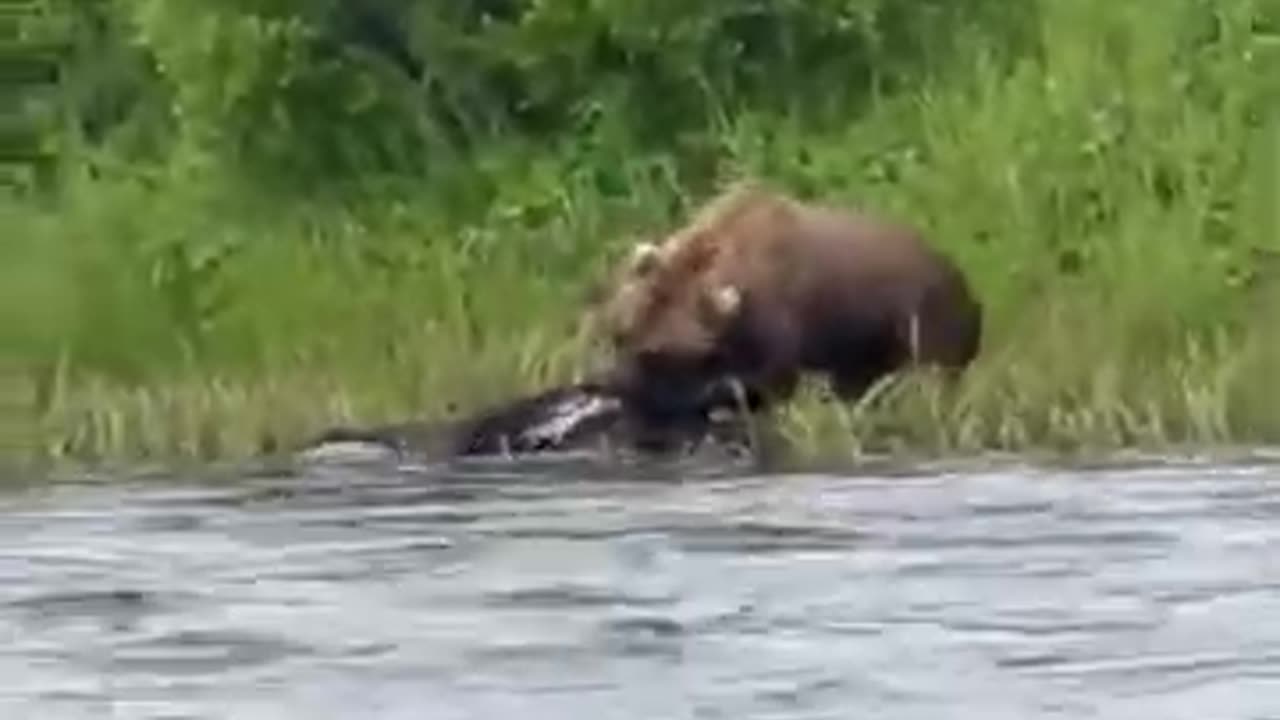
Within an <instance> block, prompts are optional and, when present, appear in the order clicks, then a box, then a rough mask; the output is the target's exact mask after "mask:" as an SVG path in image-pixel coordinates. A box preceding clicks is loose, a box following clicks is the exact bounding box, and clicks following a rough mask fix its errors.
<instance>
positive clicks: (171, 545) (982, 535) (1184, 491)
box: [0, 460, 1280, 720]
mask: <svg viewBox="0 0 1280 720" xmlns="http://www.w3.org/2000/svg"><path fill="white" fill-rule="evenodd" d="M227 474H228V473H221V474H219V473H213V472H209V473H194V474H192V473H184V474H183V477H174V476H166V475H164V474H156V473H153V474H151V475H149V476H146V477H132V478H129V477H123V478H122V477H109V478H106V477H96V476H93V475H85V476H79V477H73V478H63V479H57V480H52V479H51V480H48V481H47V482H45V481H41V482H37V483H28V484H25V485H24V486H23V487H15V488H12V489H10V490H8V491H5V492H4V493H0V718H4V719H5V720H19V719H25V718H32V719H37V718H38V719H39V720H46V719H56V718H157V719H159V718H166V719H176V718H237V719H239V718H427V719H439V720H454V719H458V720H461V719H463V718H468V719H469V718H476V719H481V718H513V717H514V718H520V719H521V720H542V719H544V718H591V719H593V720H605V719H611V718H618V719H627V720H631V719H635V720H641V719H644V720H650V719H655V718H725V719H726V720H729V719H732V720H745V719H747V718H832V719H835V718H841V719H844V718H902V719H907V718H919V719H921V720H924V719H928V720H936V719H937V718H952V717H963V718H980V719H981V720H995V719H997V718H1010V719H1014V718H1017V719H1018V720H1025V719H1028V718H1050V717H1055V718H1058V717H1060V718H1116V719H1117V720H1121V719H1123V720H1133V719H1135V718H1161V720H1174V719H1177V718H1187V720H1208V719H1211V718H1232V719H1245V718H1259V719H1261V718H1280V465H1277V464H1274V463H1271V462H1263V461H1239V462H1228V463H1223V462H1217V463H1211V462H1203V461H1202V462H1192V461H1185V462H1182V461H1179V462H1172V461H1168V462H1151V463H1137V464H1133V463H1128V464H1118V465H1106V464H1104V465H1101V466H1099V467H1094V468H1091V469H1070V468H1064V467H1052V466H1034V465H1028V464H1024V463H1018V462H1012V461H1004V462H990V463H988V462H984V463H970V464H968V465H953V466H923V465H922V466H903V467H894V466H883V467H877V466H868V467H865V468H861V469H858V470H856V471H844V472H840V473H816V472H805V473H801V472H792V473H789V474H782V473H773V474H768V475H765V474H752V473H750V472H746V471H744V470H742V469H741V468H732V467H721V468H714V467H699V466H693V465H667V466H635V465H633V466H629V467H617V468H612V469H610V468H605V467H603V466H601V465H599V464H593V463H591V462H586V461H568V460H566V461H556V462H539V463H530V464H524V465H520V466H502V465H496V464H488V465H486V464H481V463H474V464H470V465H466V466H455V467H453V468H451V469H449V470H448V471H447V472H446V471H442V470H440V469H430V468H411V467H408V468H406V467H401V468H385V467H384V468H379V467H375V466H366V467H312V468H309V469H304V470H300V471H296V472H278V471H273V472H254V471H245V472H241V473H239V475H240V476H239V477H234V478H232V477H227Z"/></svg>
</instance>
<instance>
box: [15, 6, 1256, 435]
mask: <svg viewBox="0 0 1280 720" xmlns="http://www.w3.org/2000/svg"><path fill="white" fill-rule="evenodd" d="M0 18H2V19H3V21H4V28H5V32H6V33H7V35H6V37H5V40H4V57H5V60H4V63H3V68H5V73H4V74H5V76H6V77H7V78H8V79H9V81H10V82H8V83H6V87H5V92H6V94H7V95H8V96H9V97H11V98H14V99H15V100H17V102H15V103H12V107H14V108H16V112H14V113H10V114H9V115H7V116H6V117H5V124H4V128H3V132H2V133H0V140H2V142H0V156H2V157H0V160H4V161H5V162H6V163H7V164H6V165H5V168H6V172H5V175H4V176H3V177H4V179H5V180H6V181H7V182H8V184H9V185H10V186H11V187H12V188H13V189H14V193H13V196H12V198H11V199H10V200H7V201H5V202H4V204H3V205H0V212H2V213H3V214H4V217H3V220H4V223H5V224H4V226H5V228H6V236H7V238H6V240H5V241H4V242H3V244H2V245H0V343H3V347H4V348H5V349H6V352H5V355H6V357H5V358H4V360H3V362H0V368H2V369H5V370H6V374H7V375H9V376H12V377H18V378H21V380H19V381H17V382H14V383H8V384H6V387H9V386H18V387H22V388H27V387H30V388H32V389H33V390H32V392H31V393H29V395H30V398H29V399H30V400H31V402H30V403H29V405H30V407H32V408H33V409H34V410H35V411H36V416H37V417H38V418H39V419H40V422H41V423H43V425H41V427H43V428H45V429H44V430H42V431H41V432H42V433H43V434H42V435H41V438H42V442H46V443H47V442H54V443H63V442H64V441H65V443H64V444H69V445H70V446H73V447H76V448H83V447H89V446H94V445H95V443H96V444H102V443H103V442H104V441H102V440H101V438H98V437H97V436H96V435H95V436H94V437H95V438H97V439H94V438H90V439H85V438H86V437H87V436H86V435H85V432H87V431H85V430H84V428H85V427H86V426H87V425H86V423H87V424H88V425H93V426H94V427H97V425H95V423H99V424H100V422H101V418H102V417H103V416H112V417H116V416H119V417H121V418H132V419H129V420H128V422H125V420H121V421H120V422H121V423H124V424H128V423H140V422H143V421H141V420H138V418H137V417H136V416H137V415H138V413H140V412H142V411H137V410H136V408H135V409H134V410H130V409H128V408H130V407H134V406H133V405H130V404H129V403H130V402H133V401H127V400H125V399H123V398H126V397H134V396H133V395H129V393H137V392H163V390H162V388H166V387H168V388H173V387H177V386H179V385H181V386H183V387H187V386H191V385H193V384H194V385H195V386H200V387H206V388H208V387H211V386H210V385H209V384H210V383H214V384H215V385H217V387H219V388H222V389H221V390H217V391H216V392H215V391H209V392H211V393H214V394H219V393H220V394H221V396H227V397H229V396H231V395H234V393H233V392H232V391H231V390H229V389H228V388H230V387H234V388H244V387H246V385H245V383H249V384H253V383H268V384H269V383H272V382H276V381H277V380H280V379H281V378H289V382H285V383H284V384H285V385H288V384H289V383H292V382H300V381H299V380H298V378H312V379H314V378H324V380H323V381H319V380H316V381H315V382H317V383H319V384H321V385H324V387H325V388H326V390H325V391H324V392H320V393H317V392H313V391H312V390H314V388H313V387H312V386H308V387H312V389H311V390H307V391H305V392H304V391H299V392H301V393H303V394H305V395H307V396H308V397H315V396H323V397H330V398H332V397H343V398H348V397H349V396H350V395H351V394H352V393H354V396H355V397H357V398H364V399H363V400H353V401H351V402H350V403H348V400H342V401H341V402H338V403H337V406H336V407H335V406H330V405H323V406H319V407H318V406H315V405H306V407H307V409H306V410H305V411H304V410H298V411H297V414H298V415H306V416H307V417H308V420H306V421H298V423H297V424H301V425H305V426H312V425H317V424H323V422H324V421H325V420H326V419H328V418H329V416H332V415H335V414H360V415H365V416H368V415H371V414H384V415H385V414H392V413H396V414H404V413H408V412H418V411H421V410H423V409H430V408H435V407H442V406H443V405H444V404H445V402H448V401H451V400H459V401H467V402H470V401H478V400H481V399H485V398H488V397H491V396H493V395H494V394H496V393H498V392H502V391H505V390H509V389H511V388H514V387H519V386H524V385H529V384H534V383H539V382H543V381H546V380H547V379H549V378H551V377H555V376H560V375H563V374H564V373H567V372H570V370H569V368H570V367H571V366H572V365H573V364H574V363H576V362H577V361H576V360H572V359H570V356H571V355H572V353H570V352H569V351H568V350H565V348H567V347H569V346H570V343H569V338H571V336H572V325H573V318H574V315H575V313H576V312H577V309H578V307H579V302H580V299H581V294H582V288H583V287H584V286H585V284H586V283H589V282H591V281H592V280H594V279H595V278H596V277H597V276H598V275H599V270H600V267H601V264H602V263H603V262H606V261H607V259H608V257H609V256H610V253H611V252H612V251H613V250H614V249H616V248H617V247H618V245H619V244H620V243H624V242H627V239H628V237H629V236H630V235H632V234H633V233H656V232H662V231H663V230H664V229H665V228H668V227H670V226H671V224H673V223H675V222H678V221H679V218H680V217H681V216H682V214H683V213H684V212H686V211H687V210H688V208H689V207H690V206H691V205H692V204H694V203H696V202H698V201H700V200H701V199H702V198H704V197H705V196H706V195H707V193H709V192H710V191H711V189H712V188H713V186H714V185H715V184H716V183H718V182H721V181H723V180H724V179H726V178H728V177H732V176H738V175H743V174H750V175H755V176H760V177H764V178H767V179H769V180H771V181H773V182H775V183H776V184H778V185H779V186H781V187H784V188H786V189H788V190H791V191H793V192H796V193H798V194H801V195H804V196H810V197H822V198H824V199H829V200H833V201H849V202H856V203H860V204H865V205H870V206H873V207H877V208H879V209H881V210H883V211H885V212H890V213H895V214H898V215H900V216H904V217H906V218H908V219H910V220H912V221H914V222H916V223H918V224H920V225H921V226H923V227H924V228H925V229H926V230H928V231H929V232H930V234H931V236H932V237H934V238H935V240H936V242H937V243H938V244H939V245H940V246H942V247H943V248H944V249H946V250H947V251H948V252H950V253H951V254H953V255H954V256H955V257H957V259H958V260H959V261H960V262H961V263H962V264H963V265H964V266H965V268H966V270H967V271H969V272H970V273H971V274H972V275H973V276H974V279H975V282H976V283H977V285H978V287H979V290H980V292H981V293H982V295H983V297H984V301H985V303H986V304H987V306H988V312H989V315H990V317H991V322H990V324H989V327H990V328H991V330H990V333H989V336H990V338H991V341H990V343H989V344H988V347H989V348H990V349H989V351H988V352H987V353H986V357H987V358H988V360H986V362H987V363H988V367H989V368H990V369H991V372H993V373H996V374H995V375H993V376H992V377H995V378H997V380H995V381H992V387H996V386H999V385H1000V384H1001V383H1003V384H1005V385H1006V386H1007V385H1009V384H1010V383H1013V382H1014V381H1013V379H1012V378H1013V375H1010V374H1009V373H1014V372H1015V371H1016V370H1017V369H1018V368H1026V367H1031V366H1034V367H1035V368H1036V369H1037V371H1038V373H1037V374H1038V376H1039V378H1040V379H1039V380H1038V381H1031V380H1024V381H1019V382H1037V383H1038V384H1037V385H1036V387H1037V388H1038V389H1040V390H1042V392H1039V393H1038V394H1037V393H1032V394H1036V396H1037V397H1040V396H1043V398H1042V401H1037V402H1038V403H1039V405H1040V406H1042V407H1043V408H1044V409H1045V412H1046V413H1048V412H1049V410H1050V409H1053V408H1057V409H1058V410H1062V411H1063V412H1070V411H1071V408H1076V407H1083V406H1090V403H1091V402H1094V400H1096V398H1095V397H1094V396H1098V395H1099V394H1100V393H1101V392H1102V391H1101V390H1099V389H1098V387H1097V385H1096V383H1097V378H1098V377H1099V375H1098V373H1097V372H1096V371H1097V368H1098V364H1099V363H1102V364H1104V365H1105V364H1106V363H1107V362H1111V363H1113V364H1114V365H1115V368H1114V372H1115V373H1118V375H1117V376H1118V377H1121V378H1128V377H1134V378H1137V377H1146V376H1148V375H1150V373H1147V372H1145V371H1144V370H1143V368H1154V367H1163V366H1164V365H1162V364H1167V363H1173V364H1175V365H1176V364H1177V363H1179V362H1181V360H1180V359H1186V358H1187V357H1189V355H1188V353H1193V354H1194V353H1200V354H1203V353H1205V352H1210V351H1211V350H1212V349H1213V348H1217V350H1212V352H1218V353H1220V354H1221V355H1222V358H1221V360H1222V362H1221V363H1216V362H1215V363H1210V364H1209V366H1212V367H1214V368H1217V369H1218V370H1219V371H1221V373H1222V377H1223V378H1227V379H1223V380H1221V381H1220V382H1219V381H1218V380H1215V381H1214V382H1216V383H1218V384H1217V385H1214V387H1215V388H1216V390H1214V391H1213V392H1215V393H1218V394H1217V395H1215V396H1214V397H1216V398H1218V399H1219V400H1220V404H1221V405H1222V407H1223V408H1225V409H1224V410H1223V411H1222V412H1223V419H1222V421H1221V423H1219V425H1221V428H1220V430H1219V434H1228V435H1229V434H1233V433H1234V434H1240V431H1242V429H1244V428H1248V429H1250V431H1251V432H1252V434H1253V435H1257V436H1267V437H1269V435H1268V433H1272V432H1280V420H1277V418H1276V417H1275V413H1274V412H1272V411H1266V410H1265V409H1263V405H1265V403H1262V402H1260V401H1259V400H1258V399H1257V393H1250V392H1249V388H1250V386H1251V384H1253V382H1254V381H1255V380H1256V379H1257V377H1259V376H1258V375H1256V374H1250V373H1256V372H1261V370H1258V368H1260V367H1263V366H1264V365H1266V364H1267V363H1270V362H1271V361H1272V360H1273V359H1274V358H1275V357H1276V354H1275V352H1274V350H1273V348H1274V346H1275V343H1276V337H1277V335H1276V334H1275V333H1271V334H1267V331H1266V329H1265V328H1266V326H1267V325H1268V324H1267V323H1266V322H1264V318H1266V317H1267V316H1268V313H1269V312H1271V311H1272V310H1274V309H1275V307H1274V306H1275V303H1276V295H1275V293H1274V292H1273V291H1272V290H1271V288H1272V285H1273V284H1274V282H1273V281H1274V278H1275V277H1276V274H1277V272H1280V267H1278V266H1280V260H1278V258H1280V190H1278V189H1277V188H1280V183H1277V180H1280V0H1232V1H1231V2H1226V1H1215V0H1144V1H1140V2H1127V3H1119V2H1114V1H1113V0H1026V1H1025V2H1017V3H1010V2H1008V1H1007V0H740V1H737V2H717V3H712V2H705V3H696V2H673V1H672V0H649V1H648V2H636V1H635V0H452V1H451V2H431V1H429V0H419V1H418V2H412V1H411V0H364V1H360V2H357V1H356V0H257V1H252V0H5V1H4V2H3V4H0ZM10 229H12V230H11V231H10ZM1046 318H1057V320H1055V321H1054V322H1049V321H1047V320H1046ZM1063 318H1069V320H1064V319H1063ZM1055 322H1056V323H1057V324H1054V323H1055ZM1053 328H1057V329H1056V330H1054V329H1053ZM1033 329H1034V330H1033ZM1037 330H1038V332H1039V333H1049V332H1056V333H1058V335H1057V336H1055V337H1049V336H1046V337H1045V338H1043V339H1034V338H1036V337H1038V335H1037V334H1036V333H1037ZM513 348H515V349H516V350H515V351H513ZM1206 348H1208V349H1210V350H1206ZM10 350H12V351H13V352H10ZM1212 352H1211V354H1212ZM1083 354H1088V355H1089V357H1083V356H1081V357H1075V356H1074V355H1083ZM1196 357H1197V358H1199V357H1200V355H1196ZM1214 357H1218V356H1217V355H1215V356H1214ZM1228 361H1230V362H1228ZM1055 362H1056V363H1058V365H1053V364H1052V363H1055ZM1197 362H1199V361H1198V360H1197ZM1179 367H1181V365H1179ZM1196 367H1200V365H1197V366H1196ZM1242 368H1244V369H1242ZM1249 368H1253V369H1252V370H1250V369H1249ZM8 371H11V372H8ZM1169 372H1174V371H1173V370H1170V371H1169ZM1000 373H1005V374H1003V375H1002V374H1000ZM1155 377H1158V378H1160V379H1159V380H1158V384H1161V383H1162V385H1161V387H1163V388H1165V390H1166V391H1168V392H1169V393H1170V394H1171V395H1177V394H1178V392H1180V391H1179V390H1177V389H1171V388H1172V385H1173V384H1176V383H1175V381H1174V380H1173V379H1171V378H1172V376H1171V375H1168V374H1166V375H1159V374H1158V373H1157V374H1156V375H1155ZM281 382H283V381H281ZM175 384H176V385H175ZM313 384H314V383H313ZM1140 386H1142V383H1137V382H1134V383H1129V382H1125V381H1123V380H1122V381H1120V382H1119V385H1118V386H1117V387H1116V388H1115V394H1116V395H1117V396H1120V400H1118V401H1117V402H1118V403H1119V405H1118V407H1121V406H1123V407H1125V408H1128V410H1126V412H1128V411H1129V410H1132V408H1133V407H1134V406H1135V405H1143V404H1145V405H1151V404H1153V403H1154V406H1158V407H1159V408H1163V407H1165V405H1167V404H1168V402H1166V401H1167V400H1168V398H1164V399H1161V392H1160V391H1156V390H1151V389H1150V388H1148V389H1144V390H1141V391H1140V390H1138V389H1137V388H1139V387H1140ZM375 387H376V388H378V389H376V390H375V389H368V388H375ZM1018 387H1020V388H1021V389H1022V390H1023V391H1027V392H1029V390H1028V387H1024V386H1018ZM1143 387H1145V386H1143ZM353 388H366V390H363V391H359V390H353ZM459 388H466V390H462V389H459ZM246 392H247V391H246ZM281 392H284V391H281ZM117 393H124V395H120V394H117ZM991 393H994V394H991V395H990V396H991V397H992V398H995V397H998V396H999V392H997V390H991ZM1126 393H1133V395H1132V396H1131V397H1130V396H1126ZM285 394H287V393H285ZM1024 394H1026V393H1025V392H1024ZM248 395H249V396H252V395H254V393H252V392H248ZM259 395H261V393H259ZM370 398H373V399H370ZM1090 398H1094V399H1093V400H1091V399H1090ZM148 402H150V401H148ZM175 402H176V401H175ZM245 402H248V401H247V400H246V401H245ZM1009 402H1011V401H998V400H990V402H989V403H988V404H989V406H990V409H989V412H990V413H992V414H995V413H999V412H1002V411H1001V410H1000V408H1004V410H1008V408H1009V407H1010V405H1009ZM1019 402H1021V400H1020V401H1019ZM179 404H181V403H179ZM303 404H304V405H305V403H303ZM978 404H979V405H981V403H978ZM1174 404H1175V405H1176V404H1177V403H1176V402H1174ZM237 407H240V406H237ZM982 407H987V405H982ZM1091 407H1094V408H1095V409H1096V407H1097V405H1096V403H1094V405H1091ZM1064 408H1065V409H1064ZM241 410H243V407H241ZM1055 411H1056V410H1055ZM169 412H177V411H176V410H155V409H154V408H153V409H151V410H148V411H147V413H151V414H152V415H154V416H156V417H169V415H166V414H165V413H169ZM191 412H192V413H194V414H195V415H199V414H200V411H191ZM984 412H987V411H985V410H984ZM1134 412H1136V411H1134ZM1178 412H1179V411H1177V410H1161V411H1158V413H1157V414H1159V413H1168V414H1172V415H1177V413H1178ZM144 414H145V413H144ZM320 416H324V417H320ZM1045 417H1048V415H1046V416H1045ZM95 418H96V419H95ZM225 421H226V418H221V419H217V418H214V416H213V415H210V416H209V418H207V419H206V420H200V419H199V418H196V419H194V420H191V422H192V423H194V424H195V425H197V426H200V425H201V424H202V423H204V425H210V424H213V423H216V422H225ZM279 422H280V418H279V417H278V416H273V415H271V413H269V412H267V413H265V414H264V415H263V416H262V417H261V418H260V422H259V423H258V425H256V426H255V427H259V429H262V428H271V427H274V426H275V425H278V424H279ZM1044 422H1045V423H1047V422H1049V420H1044ZM1116 422H1121V421H1116ZM1135 422H1137V421H1133V422H1130V421H1128V420H1125V421H1123V422H1122V423H1121V424H1124V423H1128V425H1134V423H1135ZM1041 424H1043V423H1041ZM1126 427H1127V426H1126ZM1131 430H1132V428H1131ZM94 432H95V433H97V434H98V435H101V434H102V433H103V432H104V431H101V429H99V430H95V431H94ZM112 432H114V433H115V434H114V435H112V437H113V438H115V440H113V441H111V442H120V443H126V444H127V440H123V439H121V437H122V436H123V435H128V434H129V432H130V431H127V430H119V429H117V430H114V431H112ZM202 432H205V431H202ZM264 432H265V430H264ZM974 432H975V433H977V435H983V431H974ZM1027 433H1028V436H1029V437H1032V439H1034V436H1035V435H1036V434H1037V432H1036V430H1035V428H1034V427H1033V428H1032V429H1030V430H1028V431H1027ZM108 434H110V433H108ZM135 434H136V433H135ZM214 434H216V433H214ZM1170 434H1173V435H1177V434H1178V433H1176V432H1171V433H1170ZM1245 434H1248V433H1245ZM988 435H990V433H988ZM988 440H990V438H989V437H987V436H983V437H978V438H977V439H975V440H974V442H975V443H977V444H981V443H984V442H987V441H988ZM108 444H110V443H108ZM152 444H153V445H155V444H159V445H165V442H163V441H156V442H154V443H152Z"/></svg>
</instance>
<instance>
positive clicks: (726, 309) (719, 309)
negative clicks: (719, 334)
mask: <svg viewBox="0 0 1280 720" xmlns="http://www.w3.org/2000/svg"><path fill="white" fill-rule="evenodd" d="M707 299H708V300H709V301H710V303H711V309H712V310H713V311H714V312H715V314H716V315H717V316H718V317H720V318H721V319H728V318H731V317H733V316H734V315H737V314H738V310H740V309H741V308H742V291H740V290H738V288H736V287H734V286H732V285H721V286H720V287H718V288H715V289H714V290H711V291H710V295H709V296H708V297H707Z"/></svg>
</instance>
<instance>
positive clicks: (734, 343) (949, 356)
mask: <svg viewBox="0 0 1280 720" xmlns="http://www.w3.org/2000/svg"><path fill="white" fill-rule="evenodd" d="M594 323H595V327H596V329H597V332H602V333H603V334H604V335H605V336H606V339H607V341H608V344H609V345H610V346H611V347H612V349H613V351H614V353H613V354H614V362H613V365H612V367H611V369H610V370H609V371H607V372H608V375H609V378H610V379H609V382H610V383H611V384H612V385H613V387H614V388H615V389H616V390H617V391H618V392H619V394H620V395H621V396H622V397H623V398H624V399H625V400H626V401H628V402H630V403H631V404H632V405H633V406H634V407H636V408H637V409H639V410H641V411H642V412H647V413H650V414H657V415H670V414H673V413H674V414H681V413H685V414H687V413H689V412H690V411H693V410H696V409H699V408H702V409H707V408H710V407H711V406H714V405H718V404H721V403H723V402H727V401H728V398H727V396H726V395H725V394H724V392H725V389H726V388H727V387H736V388H738V389H739V390H740V391H743V390H745V392H746V398H747V399H748V401H749V402H750V403H751V405H752V407H753V409H762V408H765V407H768V406H770V405H771V404H773V403H774V402H777V401H779V400H785V399H787V398H788V397H789V396H790V395H791V394H792V393H793V392H794V390H795V387H796V384H797V382H798V380H799V378H800V375H801V373H802V372H806V371H808V372H816V373H821V374H825V375H826V376H827V378H828V379H829V380H830V382H831V384H832V386H833V389H834V391H835V392H836V394H837V395H838V396H840V397H842V398H845V399H855V398H857V397H859V396H861V395H862V394H863V393H865V391H866V390H867V389H868V388H869V387H870V386H871V385H872V384H873V383H874V382H875V381H876V380H878V379H880V378H881V377H883V376H885V375H887V374H889V373H892V372H894V371H897V370H899V369H901V368H903V367H905V366H907V365H910V364H914V363H924V364H933V365H938V366H941V367H944V368H948V369H950V370H952V371H953V372H954V373H958V372H959V371H960V370H962V369H963V368H965V367H966V366H967V365H968V364H969V363H970V361H971V360H972V359H973V358H974V356H975V355H976V354H977V352H978V348H979V341H980V335H981V331H982V309H981V306H980V305H979V303H978V302H977V301H976V300H975V298H974V296H973V294H972V292H971V291H970V288H969V286H968V284H967V282H966V280H965V278H964V276H963V275H962V274H961V273H960V271H959V270H958V269H957V268H956V266H955V265H954V264H953V263H952V262H951V261H950V260H948V259H947V258H946V257H944V256H943V255H941V254H939V253H938V252H936V251H935V250H933V249H932V248H930V247H929V246H928V245H926V243H925V242H924V240H923V239H922V238H921V236H920V235H919V234H918V232H916V231H915V230H914V229H912V228H909V227H907V226H903V225H899V224H896V223H893V222H889V221H886V220H880V219H876V218H873V217H870V216H867V215H863V214H857V213H854V212H851V211H845V210H840V209H836V208H832V207H827V206H822V205H817V204H813V203H807V202H802V201H798V200H795V199H792V198H789V197H786V196H783V195H781V194H778V193H776V192H773V191H770V190H768V189H765V188H763V187H760V186H757V185H753V184H740V185H737V186H735V187H733V188H731V189H730V190H729V191H728V192H726V193H723V194H722V195H721V196H719V197H718V198H716V199H715V200H714V201H712V202H711V203H709V204H708V205H707V206H706V207H705V208H704V209H703V210H702V211H701V212H699V213H698V215H697V216H696V217H695V218H694V219H693V221H692V222H691V223H690V224H689V225H687V226H686V227H684V228H682V229H680V230H678V231H677V232H675V233H674V234H672V235H671V236H669V237H668V238H667V239H666V240H665V241H664V242H663V243H662V244H661V245H652V244H640V245H638V246H637V247H636V248H635V249H634V251H633V253H632V256H631V258H630V260H629V261H628V263H627V264H626V266H625V267H624V268H623V270H622V272H621V277H620V279H618V280H617V281H615V283H614V288H613V290H612V292H611V293H610V294H609V295H608V296H607V297H605V298H604V299H603V300H602V301H601V302H600V303H599V307H597V308H596V311H595V315H594ZM739 397H741V395H739Z"/></svg>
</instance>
